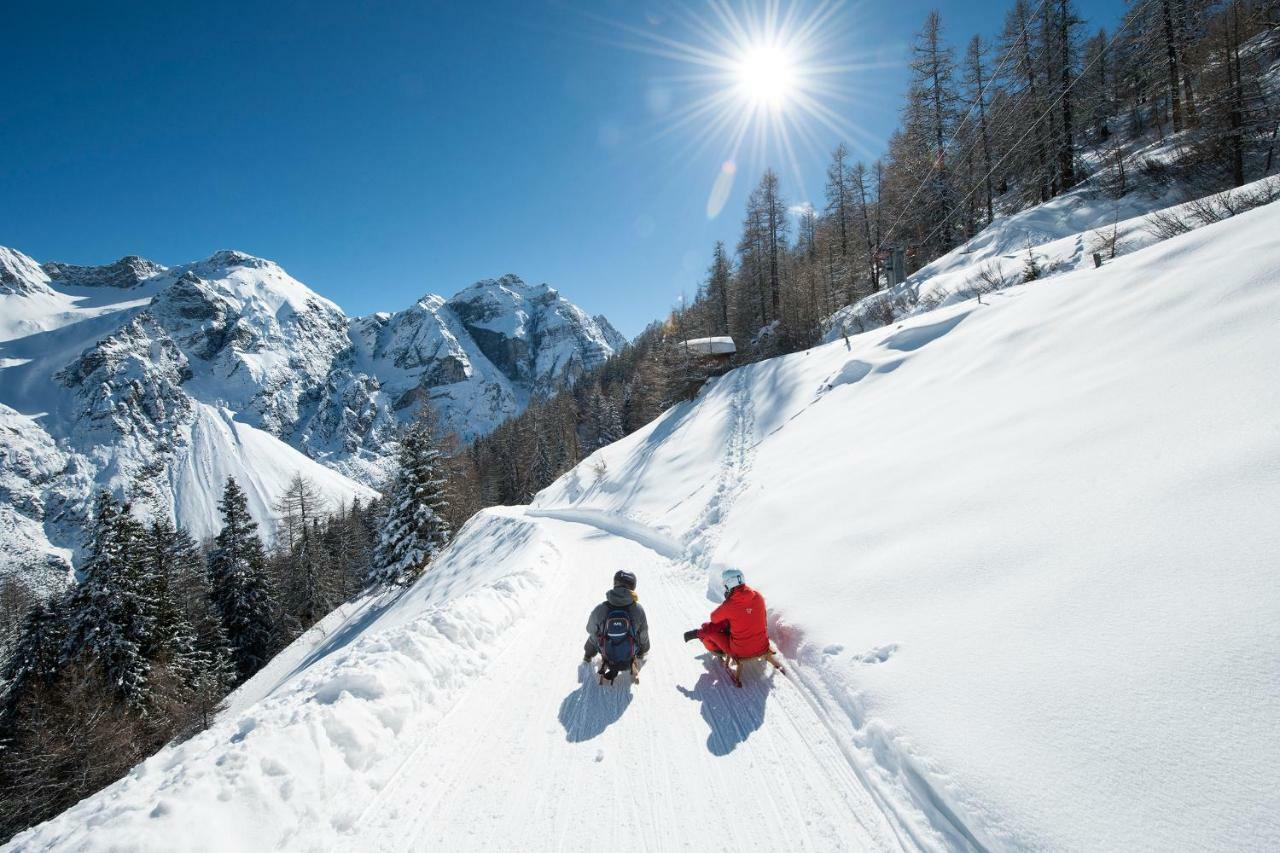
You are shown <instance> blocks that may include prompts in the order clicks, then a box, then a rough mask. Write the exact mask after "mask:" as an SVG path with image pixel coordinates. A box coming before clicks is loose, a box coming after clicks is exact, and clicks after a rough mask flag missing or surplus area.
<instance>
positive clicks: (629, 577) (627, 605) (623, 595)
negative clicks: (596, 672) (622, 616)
mask: <svg viewBox="0 0 1280 853" xmlns="http://www.w3.org/2000/svg"><path fill="white" fill-rule="evenodd" d="M616 609H625V610H627V611H628V612H629V614H630V617H631V624H632V626H633V627H634V628H635V633H636V657H640V658H642V657H644V656H645V655H647V654H649V620H648V618H647V617H646V616H645V615H644V608H643V607H641V606H640V600H639V596H637V595H636V576H635V575H633V574H631V572H627V571H619V572H617V573H616V574H615V575H614V576H613V589H611V590H609V591H608V592H607V593H605V597H604V601H602V602H600V603H599V604H597V605H596V607H595V609H594V610H592V611H591V616H590V617H589V618H588V619H587V642H586V645H585V646H584V647H583V652H584V654H583V656H582V660H583V661H584V662H586V663H590V662H591V660H592V659H593V658H594V657H595V656H596V655H598V654H600V643H599V640H598V638H599V637H600V635H601V634H603V633H604V623H605V619H607V618H608V616H609V611H611V610H616Z"/></svg>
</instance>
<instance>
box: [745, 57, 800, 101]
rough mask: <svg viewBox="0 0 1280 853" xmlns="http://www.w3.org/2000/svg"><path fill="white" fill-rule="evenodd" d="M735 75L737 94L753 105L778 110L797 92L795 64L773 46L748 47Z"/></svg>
mask: <svg viewBox="0 0 1280 853" xmlns="http://www.w3.org/2000/svg"><path fill="white" fill-rule="evenodd" d="M734 73H735V75H736V76H737V78H738V90H739V92H740V93H741V94H742V95H743V96H744V97H745V98H746V99H747V100H748V101H750V102H751V103H753V104H755V105H756V106H761V107H766V108H768V109H774V110H777V109H781V108H782V107H784V106H785V105H786V103H787V100H788V99H789V98H790V97H791V96H792V95H793V94H794V93H795V90H796V76H797V67H796V62H795V60H794V59H792V58H791V56H789V55H788V54H787V52H786V51H785V50H783V49H782V48H780V47H777V46H776V45H755V46H752V47H749V48H747V50H746V51H744V52H743V54H742V57H741V59H739V60H738V62H737V65H736V67H735V68H734Z"/></svg>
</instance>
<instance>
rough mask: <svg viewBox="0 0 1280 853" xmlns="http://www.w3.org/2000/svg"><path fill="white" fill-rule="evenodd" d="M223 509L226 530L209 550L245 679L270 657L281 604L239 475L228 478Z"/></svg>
mask: <svg viewBox="0 0 1280 853" xmlns="http://www.w3.org/2000/svg"><path fill="white" fill-rule="evenodd" d="M218 508H219V510H220V512H221V514H222V532H221V533H219V534H218V538H217V539H216V540H215V545H214V548H213V550H212V551H211V552H210V554H209V584H210V587H211V597H212V600H213V603H214V607H215V609H216V610H217V612H218V615H219V617H220V618H221V620H222V625H223V628H224V630H225V631H226V635H227V642H228V644H229V645H230V647H231V654H232V660H233V661H234V663H235V666H236V670H237V672H238V673H239V676H240V679H241V680H244V679H246V678H248V677H249V676H251V675H253V674H254V673H255V672H257V671H258V670H259V669H261V668H262V667H263V665H264V664H265V663H266V662H267V661H268V660H269V659H270V656H271V652H272V649H273V645H274V642H273V641H274V637H275V631H274V616H275V613H276V609H277V608H276V604H275V601H274V597H273V595H272V591H271V588H270V583H269V581H268V580H267V571H266V555H265V554H264V553H263V548H262V540H261V539H260V538H259V537H258V523H257V522H256V521H254V520H253V518H252V516H250V515H249V503H248V500H247V499H246V498H245V494H244V492H243V491H242V490H241V489H240V486H239V485H238V484H237V483H236V481H235V480H234V479H232V478H228V479H227V485H226V488H225V489H224V490H223V493H222V500H221V502H220V503H219V504H218Z"/></svg>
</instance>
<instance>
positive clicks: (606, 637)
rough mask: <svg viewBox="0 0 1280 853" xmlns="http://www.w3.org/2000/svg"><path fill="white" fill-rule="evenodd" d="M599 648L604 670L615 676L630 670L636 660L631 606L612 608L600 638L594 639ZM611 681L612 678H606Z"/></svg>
mask: <svg viewBox="0 0 1280 853" xmlns="http://www.w3.org/2000/svg"><path fill="white" fill-rule="evenodd" d="M596 642H597V643H598V644H599V646H600V657H601V658H603V659H604V664H603V666H601V667H600V669H601V671H602V672H604V671H605V670H606V669H607V670H608V671H609V672H611V673H613V675H616V674H617V673H619V672H621V671H623V670H626V669H630V668H631V663H632V661H634V660H635V658H636V627H635V623H634V622H632V620H631V606H630V605H628V606H626V607H614V608H612V609H610V610H609V612H608V613H607V614H605V617H604V626H603V629H602V630H601V632H600V636H599V637H597V638H596ZM608 678H609V680H611V681H612V680H613V678H612V676H608Z"/></svg>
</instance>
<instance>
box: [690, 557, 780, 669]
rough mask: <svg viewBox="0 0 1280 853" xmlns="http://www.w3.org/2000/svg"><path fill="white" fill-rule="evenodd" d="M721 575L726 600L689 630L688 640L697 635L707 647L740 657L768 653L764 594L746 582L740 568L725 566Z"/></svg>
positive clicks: (722, 653) (709, 649)
mask: <svg viewBox="0 0 1280 853" xmlns="http://www.w3.org/2000/svg"><path fill="white" fill-rule="evenodd" d="M720 577H721V580H723V581H724V603H722V604H721V605H720V606H719V607H717V608H716V609H715V610H713V611H712V612H711V618H710V619H709V620H708V621H706V622H704V623H703V624H702V627H701V628H698V629H696V630H693V631H686V632H685V635H684V640H685V642H686V643H687V642H689V641H690V640H692V639H693V638H694V637H697V638H698V639H699V640H701V641H702V645H704V646H706V647H707V651H709V652H711V653H713V654H717V655H722V656H724V655H727V656H729V657H733V658H739V659H742V658H752V657H756V656H757V655H765V654H768V653H769V651H770V649H769V626H768V616H767V614H766V613H765V609H764V596H763V595H761V594H760V593H758V592H756V591H755V590H754V589H752V588H751V587H749V586H747V584H746V581H745V579H744V578H743V577H742V572H740V571H738V570H737V569H726V570H725V571H724V573H723V574H722V575H721V576H720Z"/></svg>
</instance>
